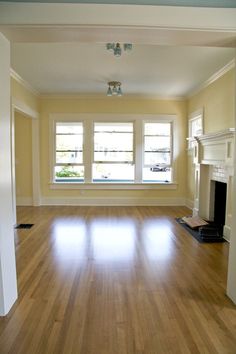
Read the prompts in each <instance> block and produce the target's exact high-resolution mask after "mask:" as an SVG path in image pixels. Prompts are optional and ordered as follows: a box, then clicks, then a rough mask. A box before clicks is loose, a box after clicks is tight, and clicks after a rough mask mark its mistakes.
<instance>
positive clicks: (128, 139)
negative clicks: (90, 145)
mask: <svg viewBox="0 0 236 354" xmlns="http://www.w3.org/2000/svg"><path fill="white" fill-rule="evenodd" d="M94 131H95V133H94V161H95V162H133V123H95V125H94Z"/></svg>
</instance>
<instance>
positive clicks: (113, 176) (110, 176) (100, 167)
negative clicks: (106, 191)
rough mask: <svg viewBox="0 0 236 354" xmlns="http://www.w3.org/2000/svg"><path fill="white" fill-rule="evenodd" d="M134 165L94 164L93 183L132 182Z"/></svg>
mask: <svg viewBox="0 0 236 354" xmlns="http://www.w3.org/2000/svg"><path fill="white" fill-rule="evenodd" d="M133 180H134V165H131V164H96V163H94V164H93V182H132V181H133Z"/></svg>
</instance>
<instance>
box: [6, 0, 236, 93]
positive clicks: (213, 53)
mask: <svg viewBox="0 0 236 354" xmlns="http://www.w3.org/2000/svg"><path fill="white" fill-rule="evenodd" d="M0 31H1V32H2V33H3V34H4V35H5V36H6V37H7V38H8V39H9V40H10V42H11V49H12V55H11V60H12V63H11V64H12V68H13V69H14V70H15V71H16V72H17V73H18V74H19V75H20V76H21V77H22V78H23V79H25V80H26V81H28V82H29V84H30V85H31V86H32V87H33V88H35V89H36V90H38V91H39V92H40V93H42V94H102V95H103V94H105V93H106V90H107V82H108V81H111V80H112V81H113V80H118V81H121V82H122V86H123V87H122V88H123V92H124V93H125V94H126V95H128V94H133V95H152V96H165V97H166V96H175V97H176V96H178V97H179V96H181V97H182V96H186V95H188V94H189V93H191V91H193V90H194V89H195V88H197V87H198V86H199V85H201V84H202V83H203V82H204V81H206V80H207V79H208V78H209V77H210V76H211V75H213V74H214V73H215V72H217V71H218V70H220V69H221V68H222V67H223V66H225V65H226V64H227V63H228V62H230V61H231V60H232V59H233V58H234V57H235V49H234V48H235V47H236V9H222V8H221V9H219V8H191V7H174V6H173V7H171V6H169V7H168V6H141V5H140V6H139V5H135V6H132V5H105V4H39V3H37V4H35V3H33V4H32V3H31V4H29V3H28V4H25V3H20V4H16V3H6V2H5V3H0ZM111 41H114V42H131V43H133V44H134V48H133V50H132V51H131V52H130V53H124V54H123V55H122V56H121V57H120V58H115V57H114V56H113V55H112V54H111V53H110V52H107V51H106V49H105V43H106V42H111Z"/></svg>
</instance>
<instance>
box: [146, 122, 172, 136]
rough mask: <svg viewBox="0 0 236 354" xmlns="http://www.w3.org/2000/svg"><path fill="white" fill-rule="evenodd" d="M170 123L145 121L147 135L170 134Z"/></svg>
mask: <svg viewBox="0 0 236 354" xmlns="http://www.w3.org/2000/svg"><path fill="white" fill-rule="evenodd" d="M170 127H171V124H170V123H145V125H144V134H145V135H166V136H168V135H170Z"/></svg>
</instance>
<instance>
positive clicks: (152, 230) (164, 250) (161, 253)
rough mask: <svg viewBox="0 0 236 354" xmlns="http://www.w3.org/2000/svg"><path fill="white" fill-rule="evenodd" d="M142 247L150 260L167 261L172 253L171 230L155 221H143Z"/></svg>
mask: <svg viewBox="0 0 236 354" xmlns="http://www.w3.org/2000/svg"><path fill="white" fill-rule="evenodd" d="M142 234H143V245H144V249H145V252H146V254H147V257H148V258H149V259H150V260H168V259H169V258H170V257H172V253H173V251H174V247H173V239H172V234H171V229H170V228H169V227H168V226H166V225H163V223H161V222H160V223H159V222H157V221H156V220H154V221H153V220H148V221H144V223H143V227H142Z"/></svg>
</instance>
